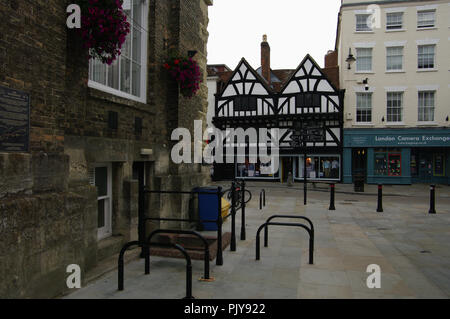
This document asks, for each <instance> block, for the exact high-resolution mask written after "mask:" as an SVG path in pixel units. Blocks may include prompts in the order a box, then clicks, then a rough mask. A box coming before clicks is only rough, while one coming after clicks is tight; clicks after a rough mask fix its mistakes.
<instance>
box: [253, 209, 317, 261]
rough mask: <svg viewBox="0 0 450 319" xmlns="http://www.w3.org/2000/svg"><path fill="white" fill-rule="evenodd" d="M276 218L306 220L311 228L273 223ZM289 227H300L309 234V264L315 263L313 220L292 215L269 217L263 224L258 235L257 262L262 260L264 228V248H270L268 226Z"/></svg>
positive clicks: (294, 224) (301, 225) (298, 224)
mask: <svg viewBox="0 0 450 319" xmlns="http://www.w3.org/2000/svg"><path fill="white" fill-rule="evenodd" d="M275 218H295V219H303V220H306V221H307V222H308V224H309V226H310V227H308V226H306V225H304V224H300V223H275V222H271V220H272V219H275ZM270 225H273V226H287V227H300V228H303V229H305V230H306V231H307V232H308V234H309V263H310V264H311V265H312V264H313V262H314V225H313V223H312V222H311V220H310V219H309V218H307V217H303V216H292V215H274V216H271V217H269V219H268V220H267V221H266V222H265V223H264V224H262V225H261V226H260V227H259V228H258V231H257V233H256V260H260V239H259V238H260V236H259V235H260V233H261V231H262V229H263V228H264V232H265V233H264V246H265V247H267V246H268V238H269V237H268V226H270Z"/></svg>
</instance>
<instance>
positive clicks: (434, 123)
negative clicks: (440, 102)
mask: <svg viewBox="0 0 450 319" xmlns="http://www.w3.org/2000/svg"><path fill="white" fill-rule="evenodd" d="M417 126H438V123H436V122H419V121H417Z"/></svg>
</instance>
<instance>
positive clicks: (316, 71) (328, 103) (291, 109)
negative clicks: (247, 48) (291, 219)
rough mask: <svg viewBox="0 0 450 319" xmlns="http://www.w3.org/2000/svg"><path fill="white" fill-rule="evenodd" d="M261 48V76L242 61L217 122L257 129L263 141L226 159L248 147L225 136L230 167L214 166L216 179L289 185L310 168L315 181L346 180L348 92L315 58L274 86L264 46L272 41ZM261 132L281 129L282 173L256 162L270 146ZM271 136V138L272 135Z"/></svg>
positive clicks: (219, 103)
mask: <svg viewBox="0 0 450 319" xmlns="http://www.w3.org/2000/svg"><path fill="white" fill-rule="evenodd" d="M261 46H262V64H263V65H262V67H261V72H258V71H256V70H254V69H253V68H252V67H251V66H250V65H249V63H248V62H247V61H246V60H245V58H242V60H241V61H240V63H239V64H238V66H237V67H236V69H235V70H234V71H233V72H232V74H231V76H229V80H228V81H227V82H226V83H225V84H224V85H223V86H222V89H221V90H220V91H219V92H218V93H217V94H216V96H215V116H214V118H213V124H214V126H215V127H216V128H217V129H220V130H222V131H223V132H225V131H226V130H227V129H237V128H242V129H243V130H247V129H250V128H254V129H256V131H257V132H258V136H257V141H256V143H254V142H255V141H253V143H251V142H250V140H249V139H248V138H247V139H246V140H245V150H246V151H245V158H238V157H237V156H236V155H235V156H234V158H226V154H227V152H226V148H227V147H234V148H235V152H234V154H236V153H237V146H240V147H242V146H243V145H242V143H237V140H234V141H231V140H230V139H229V138H228V139H227V138H226V137H225V138H224V141H223V147H224V150H223V154H224V158H223V162H224V163H223V164H222V163H215V164H214V178H215V179H217V180H220V179H229V178H233V177H236V178H246V179H265V180H274V181H282V182H283V181H286V180H287V178H288V176H289V173H291V174H292V176H293V180H294V181H295V180H303V179H304V171H305V170H304V165H306V176H307V179H308V180H310V181H341V179H342V169H341V166H342V162H343V161H342V151H343V107H344V106H343V100H344V91H343V90H339V89H337V88H336V86H335V85H333V83H332V81H330V79H329V78H328V77H327V75H326V74H325V73H324V71H323V70H322V69H321V68H320V67H319V66H318V64H317V63H316V62H315V61H314V59H313V58H312V57H311V56H310V55H307V56H306V57H305V58H304V59H303V61H302V62H301V63H300V65H299V66H298V68H297V69H296V70H294V71H292V70H290V72H289V77H286V80H285V81H284V83H278V85H276V83H272V81H271V79H272V80H275V81H280V80H279V79H278V78H277V76H276V74H275V71H272V70H270V66H269V72H270V73H271V76H270V75H269V80H267V79H266V78H265V77H264V76H262V75H263V74H265V70H264V68H265V67H266V68H267V66H265V65H264V64H265V63H264V61H265V60H264V46H268V44H267V43H266V38H264V40H263V43H262V44H261ZM269 52H270V48H269ZM269 61H270V57H269ZM260 73H261V75H260ZM266 74H267V72H266ZM260 128H267V129H268V130H269V132H270V129H278V138H277V139H278V141H279V142H278V144H277V146H275V147H277V151H278V152H277V153H278V154H279V155H278V156H279V169H278V170H277V171H273V170H272V171H270V170H267V164H263V163H261V161H260V160H259V159H258V160H257V161H256V163H255V162H254V161H251V160H250V158H251V156H250V155H254V154H253V152H255V150H256V152H257V154H259V150H260V148H261V147H263V146H266V145H267V142H266V141H267V138H266V137H264V136H260V135H259V129H260ZM268 135H269V138H270V137H271V136H270V133H268ZM304 135H306V136H304ZM224 136H226V135H225V134H224ZM241 141H242V140H241ZM264 142H266V144H264ZM271 142H273V140H272V141H271ZM272 146H273V144H272ZM270 153H271V152H270V150H269V154H270ZM305 153H306V154H307V155H306V160H305V158H304V154H305ZM272 154H273V152H272ZM275 154H276V152H275ZM216 161H217V160H216Z"/></svg>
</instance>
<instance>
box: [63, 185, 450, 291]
mask: <svg viewBox="0 0 450 319" xmlns="http://www.w3.org/2000/svg"><path fill="white" fill-rule="evenodd" d="M223 185H224V187H229V183H223ZM309 186H311V185H309ZM247 187H248V189H250V190H251V191H252V194H253V198H252V200H251V202H250V203H249V204H248V206H247V209H246V222H245V229H246V240H240V237H239V233H240V230H241V224H240V220H241V215H240V212H238V216H237V225H236V230H237V251H235V252H232V251H230V247H228V248H227V249H226V250H225V251H224V253H223V261H224V263H223V265H222V266H217V265H216V264H215V261H214V262H211V264H210V267H211V276H212V277H214V281H212V282H205V281H199V280H198V279H199V278H201V277H202V275H203V261H199V260H193V286H192V292H193V296H194V297H195V298H196V299H311V298H313V299H323V298H325V299H335V298H339V299H405V298H407V299H410V298H412V299H416V298H419V299H431V298H433V299H434V298H443V299H447V298H449V297H450V187H449V186H444V185H439V186H438V187H437V188H436V212H437V213H436V214H429V213H428V210H429V185H424V184H415V185H411V186H385V187H384V188H383V194H384V197H383V212H382V213H381V212H376V208H377V197H376V196H375V194H377V191H378V189H377V185H365V192H364V193H356V192H354V190H353V185H344V184H337V185H336V198H335V207H336V210H329V191H328V187H329V186H328V185H326V184H322V185H316V188H313V187H309V188H310V189H309V191H308V198H307V199H308V203H307V205H306V206H305V205H304V203H303V188H302V185H300V184H295V185H294V186H292V187H288V186H287V185H286V184H279V183H276V184H274V183H260V182H249V183H247ZM261 189H265V191H266V206H265V207H264V208H263V209H262V210H260V209H259V192H260V190H261ZM274 214H283V215H284V214H288V215H296V216H299V215H301V216H306V217H308V218H310V219H311V220H312V222H313V223H314V228H315V242H314V263H313V264H312V265H310V264H309V262H308V248H309V241H308V238H309V237H308V234H307V232H306V231H305V230H304V229H301V228H295V227H282V226H270V229H269V246H268V247H267V248H266V247H263V241H261V259H260V260H259V261H257V260H255V244H256V232H257V229H258V227H259V226H260V225H262V224H263V223H264V222H265V220H266V219H267V218H268V217H270V216H271V215H274ZM274 221H275V220H274ZM276 221H277V222H293V223H295V222H298V220H295V219H292V220H291V219H287V220H276ZM230 227H231V222H230V220H229V219H228V220H227V221H226V222H225V224H224V231H230ZM206 233H207V234H211V233H210V232H206ZM262 235H263V234H261V239H263V238H262ZM369 265H377V266H378V267H379V269H380V279H381V286H380V288H369V287H368V285H367V281H368V278H369V276H371V275H372V273H371V272H368V266H369ZM150 269H151V273H150V275H147V276H146V275H144V261H143V260H142V259H136V258H135V259H132V260H131V261H130V262H128V263H127V264H126V265H125V290H124V291H118V290H117V269H115V270H113V271H112V272H109V273H107V274H105V275H103V276H102V277H100V278H99V279H97V280H95V281H93V282H91V283H89V284H88V285H86V286H85V287H83V288H81V289H79V290H76V291H74V292H73V293H71V294H70V295H67V296H65V297H64V298H67V299H131V298H133V299H180V298H183V297H184V296H185V295H186V286H185V285H186V272H185V269H186V264H185V261H184V260H182V259H171V258H165V257H158V256H155V257H152V259H151V265H150ZM371 278H372V277H371Z"/></svg>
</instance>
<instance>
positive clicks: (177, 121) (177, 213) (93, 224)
mask: <svg viewBox="0 0 450 319" xmlns="http://www.w3.org/2000/svg"><path fill="white" fill-rule="evenodd" d="M148 2H149V25H148V28H147V30H148V69H147V75H148V85H147V102H146V103H145V104H144V103H139V102H135V101H132V100H128V99H125V98H121V97H118V96H114V95H111V94H108V93H105V92H102V91H99V90H96V89H93V88H90V87H88V61H87V59H86V52H85V51H84V50H83V49H82V46H81V43H80V41H79V39H78V36H77V35H76V33H75V32H74V31H71V30H68V29H67V28H66V16H67V14H66V6H67V4H68V3H71V1H61V0H45V1H44V0H36V1H31V2H30V1H26V0H0V30H7V32H1V33H0V85H1V86H5V87H9V88H12V89H17V90H22V91H25V92H27V93H29V94H30V100H31V102H30V108H31V117H30V152H29V153H20V154H12V153H0V237H1V238H2V240H1V241H0V297H9V298H23V297H24V298H29V297H30V298H34V297H43V298H47V297H53V296H56V295H58V294H60V293H62V292H64V291H65V290H66V278H67V276H68V274H67V273H66V272H65V271H66V267H67V265H69V264H78V265H80V266H81V269H82V272H83V274H82V275H84V274H85V273H86V272H88V271H90V270H91V269H93V268H94V267H95V266H97V265H98V262H99V259H100V257H99V256H102V258H103V257H108V254H105V251H107V252H108V253H109V252H111V254H113V253H117V252H118V251H117V249H115V250H104V251H101V252H100V249H101V248H100V247H105V245H106V244H105V243H104V242H103V243H102V242H99V241H98V240H97V191H96V188H95V187H92V186H90V185H89V170H90V169H91V168H92V167H93V165H95V164H96V163H110V164H111V165H112V171H113V173H112V176H113V182H112V189H113V191H112V192H113V197H112V198H113V201H112V205H113V214H112V219H113V225H112V230H113V237H114V238H117V239H118V240H119V241H120V242H126V241H128V240H130V239H131V240H135V239H136V238H137V211H138V209H137V208H138V207H137V203H138V196H137V194H138V184H137V181H136V180H134V179H133V169H132V168H133V163H135V162H143V163H145V165H146V169H147V181H148V182H149V183H150V185H151V187H157V188H156V189H171V190H177V189H178V190H189V189H191V188H192V187H194V186H201V185H205V184H206V183H208V181H209V169H207V168H206V167H203V166H202V165H199V164H195V165H194V164H186V165H174V164H173V163H172V161H171V160H170V150H171V146H172V145H173V144H174V143H173V142H172V141H170V136H171V132H172V130H173V129H175V128H177V127H186V128H188V129H190V130H191V131H192V132H193V123H194V120H200V119H201V120H203V121H205V119H204V117H205V114H206V110H207V88H206V44H207V38H208V34H207V31H206V28H207V24H208V18H207V14H208V5H211V4H212V3H211V1H209V0H149V1H148ZM188 50H196V51H197V52H198V53H197V55H196V56H195V59H196V60H197V61H198V62H199V64H200V65H201V68H202V71H203V73H204V78H205V80H204V83H203V85H202V88H201V90H200V92H199V94H198V95H197V96H196V97H194V98H192V99H186V98H184V97H182V96H180V94H179V92H178V86H177V84H176V83H175V82H174V81H173V80H171V79H170V78H169V76H168V74H167V73H166V72H165V70H164V68H163V67H162V65H163V63H164V62H165V60H166V59H167V58H168V56H169V52H171V51H175V52H178V53H179V54H182V55H187V51H188ZM110 111H114V112H117V113H118V128H117V129H115V130H112V129H109V128H108V112H110ZM136 117H139V118H142V123H143V125H142V126H143V128H142V134H136V133H135V118H136ZM204 125H205V123H204ZM141 149H152V150H153V154H152V155H150V156H142V155H141ZM155 200H156V201H157V205H155V206H151V207H150V205H149V207H147V209H148V214H149V215H150V214H151V215H152V216H166V217H168V216H172V217H177V218H180V217H187V216H189V214H190V213H191V212H192V211H191V208H190V206H189V200H188V201H187V202H186V200H185V199H184V198H183V199H181V198H177V197H176V196H174V197H169V198H167V201H165V202H164V201H162V200H161V198H157V199H155ZM169 202H170V205H168V204H167V203H169ZM150 208H152V209H150ZM155 227H160V225H159V224H157V225H156V226H155ZM170 227H183V228H186V227H189V225H185V224H180V223H175V224H171V225H170ZM3 238H4V239H5V240H3ZM115 246H116V245H115ZM115 246H114V247H115ZM82 278H83V277H82Z"/></svg>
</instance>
